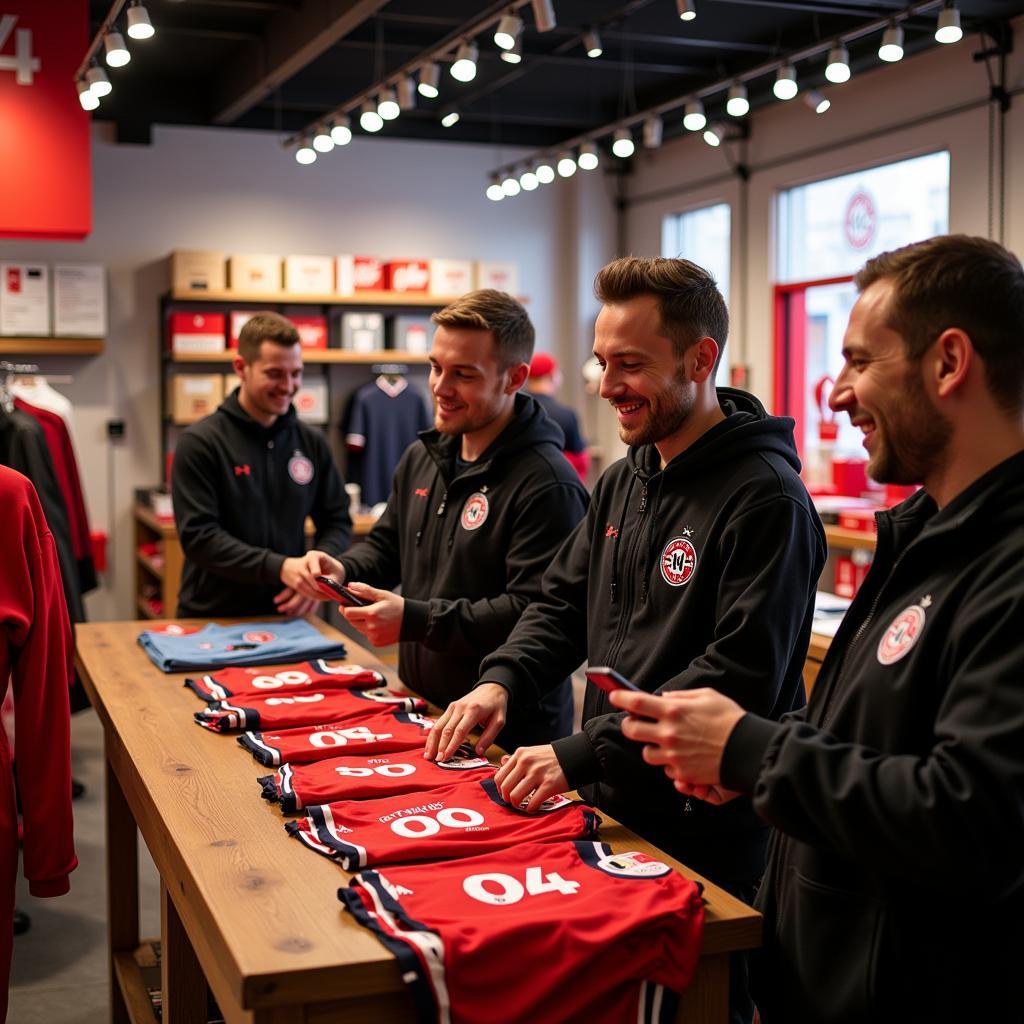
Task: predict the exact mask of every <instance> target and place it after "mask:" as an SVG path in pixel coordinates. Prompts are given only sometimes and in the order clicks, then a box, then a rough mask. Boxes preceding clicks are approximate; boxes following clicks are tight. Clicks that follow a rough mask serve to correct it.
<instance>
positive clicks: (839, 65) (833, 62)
mask: <svg viewBox="0 0 1024 1024" xmlns="http://www.w3.org/2000/svg"><path fill="white" fill-rule="evenodd" d="M825 77H826V78H827V79H828V80H829V81H830V82H832V83H833V84H834V85H842V84H843V82H848V81H849V80H850V51H849V50H847V49H846V47H845V46H843V44H842V43H838V42H837V43H833V44H832V49H831V50H829V51H828V64H827V65H826V66H825Z"/></svg>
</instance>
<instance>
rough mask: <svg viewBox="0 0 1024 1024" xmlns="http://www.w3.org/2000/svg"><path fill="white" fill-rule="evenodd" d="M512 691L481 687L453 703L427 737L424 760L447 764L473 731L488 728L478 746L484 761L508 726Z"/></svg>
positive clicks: (478, 751) (501, 688)
mask: <svg viewBox="0 0 1024 1024" xmlns="http://www.w3.org/2000/svg"><path fill="white" fill-rule="evenodd" d="M507 708H508V691H507V690H506V689H505V687H504V686H499V685H498V684H497V683H480V684H479V685H478V686H476V687H475V688H474V689H472V690H470V691H469V693H467V694H466V696H465V697H460V698H459V700H456V701H452V703H451V704H449V705H448V708H447V710H446V711H445V713H444V714H443V715H442V716H441V717H440V718H439V719H438V720H437V721H436V722H435V723H434V728H433V729H431V730H430V735H429V736H428V737H427V745H426V749H425V750H424V751H423V756H424V757H425V758H426V759H427V760H428V761H447V760H448V758H449V757H451V756H452V754H454V753H455V751H456V750H458V749H459V746H460V745H461V744H462V742H463V740H465V739H466V737H467V736H468V735H469V733H470V731H471V730H473V729H475V728H476V727H477V726H479V725H482V726H484V730H483V732H482V733H481V734H480V739H479V741H478V742H477V744H476V752H477V754H479V755H480V756H481V757H483V756H484V755H486V753H487V750H488V748H489V747H490V745H491V744H492V743H493V742H494V739H495V737H496V736H497V735H498V733H499V732H501V730H502V728H503V727H504V725H505V715H506V709H507Z"/></svg>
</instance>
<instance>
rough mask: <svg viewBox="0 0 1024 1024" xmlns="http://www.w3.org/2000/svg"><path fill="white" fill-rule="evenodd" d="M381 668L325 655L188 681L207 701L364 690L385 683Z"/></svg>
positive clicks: (194, 678)
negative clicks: (335, 660) (328, 658)
mask: <svg viewBox="0 0 1024 1024" xmlns="http://www.w3.org/2000/svg"><path fill="white" fill-rule="evenodd" d="M386 681H387V680H385V678H384V676H383V675H381V673H380V672H375V671H374V670H373V669H370V668H363V667H362V665H331V664H330V663H329V662H326V661H324V660H323V659H322V658H320V659H318V660H317V661H304V662H297V663H295V664H293V665H269V666H263V667H262V668H226V669H224V670H223V671H221V672H218V673H217V674H216V675H206V676H190V677H189V678H188V679H186V680H185V685H186V686H187V687H188V688H189V689H190V690H192V691H193V692H194V693H196V694H198V695H199V696H200V697H202V698H203V700H205V701H206V702H207V703H210V702H212V701H217V700H228V699H229V698H231V697H234V698H235V699H236V700H237V699H238V698H239V697H258V696H260V695H271V694H274V693H278V692H280V691H282V690H283V691H285V692H286V693H295V692H303V691H306V690H361V689H366V688H367V687H372V686H383V685H384V684H385V682H386Z"/></svg>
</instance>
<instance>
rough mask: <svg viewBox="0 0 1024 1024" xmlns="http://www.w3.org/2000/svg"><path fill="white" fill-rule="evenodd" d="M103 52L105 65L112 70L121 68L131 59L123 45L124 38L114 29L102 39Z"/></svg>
mask: <svg viewBox="0 0 1024 1024" xmlns="http://www.w3.org/2000/svg"><path fill="white" fill-rule="evenodd" d="M103 51H104V54H105V59H106V62H107V64H108V65H109V66H110V67H112V68H123V67H124V66H125V64H127V63H128V62H129V61H130V60H131V59H132V55H131V54H130V53H129V52H128V47H127V46H125V44H124V36H123V35H121V33H120V32H118V31H117V30H116V29H113V30H112V31H110V32H108V33H107V34H106V35H105V36H104V37H103Z"/></svg>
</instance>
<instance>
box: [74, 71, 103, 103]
mask: <svg viewBox="0 0 1024 1024" xmlns="http://www.w3.org/2000/svg"><path fill="white" fill-rule="evenodd" d="M76 88H77V89H78V102H79V103H81V104H82V109H83V110H95V109H96V108H97V107H98V106H99V105H100V101H99V100H98V99H97V98H96V94H95V93H94V92H93V91H92V89H90V88H89V83H88V82H87V81H86V80H85V79H84V78H80V79H79V80H78V82H77V83H76Z"/></svg>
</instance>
